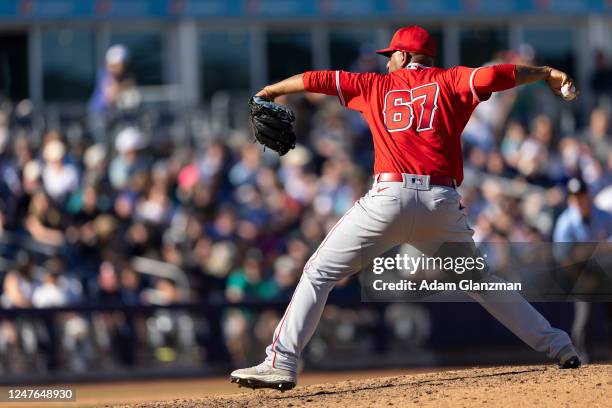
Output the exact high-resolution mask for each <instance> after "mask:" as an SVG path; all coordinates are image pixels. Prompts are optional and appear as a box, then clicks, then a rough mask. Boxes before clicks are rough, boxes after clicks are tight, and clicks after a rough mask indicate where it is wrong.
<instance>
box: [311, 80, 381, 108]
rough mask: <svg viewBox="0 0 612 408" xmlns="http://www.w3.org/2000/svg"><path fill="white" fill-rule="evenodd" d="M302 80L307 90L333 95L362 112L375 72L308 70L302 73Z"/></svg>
mask: <svg viewBox="0 0 612 408" xmlns="http://www.w3.org/2000/svg"><path fill="white" fill-rule="evenodd" d="M302 80H303V82H304V88H305V89H306V90H307V91H309V92H315V93H322V94H326V95H335V96H337V97H338V99H339V100H340V103H341V104H342V105H343V106H346V107H347V108H349V109H354V110H357V111H360V112H363V111H364V110H365V109H366V107H367V103H368V102H367V101H368V100H369V97H370V93H371V89H372V87H373V86H374V83H375V81H376V80H377V74H374V73H352V72H346V71H308V72H306V73H304V76H303V77H302Z"/></svg>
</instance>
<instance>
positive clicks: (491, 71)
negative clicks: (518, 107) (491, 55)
mask: <svg viewBox="0 0 612 408" xmlns="http://www.w3.org/2000/svg"><path fill="white" fill-rule="evenodd" d="M450 82H451V84H452V86H453V88H454V89H455V90H456V92H457V94H458V95H459V98H460V99H461V101H462V102H463V103H466V104H468V105H477V104H478V103H479V102H484V101H486V100H488V99H489V98H490V97H491V94H492V93H493V92H498V91H504V90H506V89H510V88H514V87H515V86H516V78H515V66H514V64H500V65H491V66H487V67H479V68H468V67H461V66H459V67H455V68H452V69H451V70H450Z"/></svg>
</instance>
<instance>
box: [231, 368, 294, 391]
mask: <svg viewBox="0 0 612 408" xmlns="http://www.w3.org/2000/svg"><path fill="white" fill-rule="evenodd" d="M230 381H231V382H233V383H236V384H238V385H239V386H242V387H249V388H253V389H255V388H273V389H275V390H280V391H286V390H290V389H292V388H293V387H295V384H296V383H297V379H296V376H295V374H292V373H291V372H289V371H287V370H282V369H280V368H272V366H271V365H270V363H268V362H267V361H264V362H263V363H261V364H259V365H256V366H254V367H249V368H241V369H240V370H235V371H233V372H232V373H231V374H230Z"/></svg>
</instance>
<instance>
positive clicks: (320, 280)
mask: <svg viewBox="0 0 612 408" xmlns="http://www.w3.org/2000/svg"><path fill="white" fill-rule="evenodd" d="M303 273H304V275H305V276H306V278H307V279H308V280H310V281H311V282H312V283H313V284H319V285H320V284H326V283H331V284H335V283H336V282H338V281H339V280H341V279H343V278H345V277H346V276H349V275H350V273H344V271H336V270H333V269H332V268H327V267H325V266H323V265H316V264H315V263H313V262H310V261H309V262H308V263H306V266H304V272H303Z"/></svg>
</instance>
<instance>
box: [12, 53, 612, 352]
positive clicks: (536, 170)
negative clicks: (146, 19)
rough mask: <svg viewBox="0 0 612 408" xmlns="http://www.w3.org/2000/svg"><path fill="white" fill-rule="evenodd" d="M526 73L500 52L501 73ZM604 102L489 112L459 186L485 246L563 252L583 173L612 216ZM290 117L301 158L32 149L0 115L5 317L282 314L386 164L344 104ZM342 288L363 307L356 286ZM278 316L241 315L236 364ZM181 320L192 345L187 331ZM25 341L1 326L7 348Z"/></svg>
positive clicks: (56, 146) (122, 325) (498, 105)
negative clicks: (562, 228) (376, 162)
mask: <svg viewBox="0 0 612 408" xmlns="http://www.w3.org/2000/svg"><path fill="white" fill-rule="evenodd" d="M117 58H119V57H117ZM530 58H533V56H532V55H530V54H529V52H527V51H524V50H523V52H504V53H500V54H499V55H498V56H497V57H496V60H495V62H501V61H509V62H516V63H521V62H523V63H529V62H530ZM602 64H604V65H603V68H602V69H609V68H608V67H607V65H605V63H602ZM592 91H593V92H595V93H596V94H597V95H598V99H597V101H598V103H597V106H595V107H594V108H593V109H592V110H590V111H589V112H587V113H586V114H585V113H584V112H579V110H578V108H579V103H574V104H569V103H563V102H560V101H559V100H558V99H557V98H556V97H555V96H554V95H553V94H552V93H551V92H550V91H549V90H548V89H547V88H546V86H545V85H542V84H538V85H533V86H529V87H523V88H521V89H518V90H515V91H509V92H504V93H501V94H495V95H494V96H493V97H492V98H491V100H490V101H488V102H486V103H483V104H482V105H480V106H479V107H478V108H477V110H476V112H475V114H474V117H473V119H472V120H471V121H470V123H469V124H468V127H467V128H466V131H465V134H464V138H463V143H464V154H465V167H466V181H465V183H464V186H462V188H461V192H462V195H463V198H464V204H465V205H466V206H467V208H468V214H469V219H470V223H471V225H472V226H473V228H474V230H475V239H476V240H477V241H488V240H494V241H500V240H501V241H505V240H507V241H522V242H535V241H550V240H551V234H552V231H553V227H554V222H555V219H556V217H557V216H558V215H559V213H560V212H561V211H562V210H563V209H564V208H565V195H566V192H565V188H564V186H565V183H566V181H567V180H568V179H569V178H570V177H574V176H579V177H580V178H581V179H583V180H584V181H585V182H586V183H587V184H588V186H589V192H590V194H591V195H592V197H593V200H594V201H595V203H597V204H598V205H600V206H601V207H602V208H604V209H605V210H608V211H612V200H611V199H610V196H611V195H612V190H611V187H610V186H611V185H612V139H611V137H610V132H611V128H610V118H611V112H610V104H609V100H610V99H609V98H610V95H611V93H610V92H612V91H610V89H601V88H596V89H593V90H592ZM278 102H280V103H286V104H288V105H290V106H291V107H292V108H293V109H294V110H295V112H296V117H297V122H296V133H297V134H298V140H299V143H300V144H299V145H298V146H297V147H296V149H295V150H293V151H291V152H290V153H289V154H287V155H286V156H284V157H282V158H278V157H277V156H276V155H275V154H273V153H271V152H264V151H263V150H262V148H261V147H260V146H259V145H257V144H254V143H253V142H252V140H251V137H250V135H249V132H248V129H238V130H234V131H232V132H228V133H227V134H220V135H218V137H214V138H211V139H210V140H208V141H207V143H206V144H204V145H197V144H187V145H186V144H184V143H177V144H175V143H173V140H166V141H164V143H162V144H156V143H153V142H152V139H151V137H150V135H149V134H147V132H146V131H144V130H143V129H141V128H140V127H139V126H138V125H137V124H136V123H135V122H133V121H126V122H125V123H123V124H121V126H115V129H118V130H117V131H116V132H114V133H113V135H112V138H111V140H109V141H108V143H100V142H96V141H95V139H93V138H88V137H87V136H85V137H83V138H80V139H78V140H74V139H71V138H68V137H67V136H66V133H65V132H66V129H62V128H53V129H47V131H46V133H45V134H44V137H43V138H42V140H41V141H40V143H35V142H34V141H33V140H32V138H30V137H29V134H28V128H27V127H24V126H20V125H16V124H15V123H14V121H13V120H12V119H13V116H14V112H13V111H11V110H6V109H5V110H3V111H0V174H1V177H0V240H1V243H0V257H2V265H1V266H2V268H0V284H1V288H2V289H1V292H0V301H1V304H2V307H3V308H31V307H34V308H44V307H50V306H69V305H77V304H82V303H88V304H103V305H122V304H124V305H166V304H171V303H180V302H188V301H196V302H197V301H203V300H226V301H228V302H236V303H238V302H242V301H250V300H255V301H277V302H285V301H287V300H288V299H289V298H290V296H291V292H292V289H293V287H294V286H295V284H296V283H297V280H298V279H299V276H300V273H301V269H302V267H303V265H304V264H305V262H306V260H307V259H308V257H309V256H310V255H311V254H312V253H313V252H314V250H315V249H316V247H317V246H318V245H319V243H320V242H321V240H322V239H323V238H324V235H325V233H326V231H328V230H329V229H330V228H331V226H332V225H333V224H334V223H335V222H336V221H337V220H338V218H339V217H341V216H342V214H343V213H344V212H345V211H346V210H347V209H348V208H350V206H351V205H352V204H353V202H354V201H355V200H357V199H358V198H359V197H360V196H362V195H363V194H364V193H365V192H366V191H367V190H368V189H369V187H370V183H371V180H372V174H371V169H372V164H373V163H372V162H373V154H372V144H371V136H370V134H369V130H368V128H367V126H366V125H365V123H364V122H363V121H362V120H361V118H360V117H359V115H358V114H357V113H355V112H350V111H346V110H343V108H342V107H341V106H340V104H339V103H338V102H337V100H335V99H334V98H330V97H323V96H317V95H307V96H294V97H290V98H281V100H279V101H278ZM142 259H147V260H154V261H156V262H155V263H152V264H142V262H140V263H139V262H138V260H142ZM143 265H147V266H143ZM341 285H342V286H345V287H346V291H347V293H358V289H357V288H356V283H355V282H342V283H341ZM351 291H353V292H351ZM340 292H342V291H340ZM166 317H167V316H166ZM156 318H157V320H156V322H157V323H159V324H160V325H161V326H162V327H167V326H163V324H162V323H163V322H164V321H166V320H163V319H162V320H161V322H162V323H160V320H159V316H157V317H156ZM278 318H279V315H278V312H266V313H263V314H260V315H255V314H253V313H250V312H247V311H244V310H243V309H240V308H237V309H234V310H231V311H230V312H228V313H227V315H226V316H225V317H224V325H223V330H224V335H225V338H226V345H227V347H228V349H229V351H230V353H231V354H232V356H233V358H234V359H235V361H244V360H247V359H248V355H247V354H248V347H247V344H245V343H247V342H248V338H247V337H246V336H245V333H246V332H247V331H253V333H254V335H255V336H256V337H257V338H258V339H259V341H260V342H261V343H264V344H265V343H266V342H267V341H268V340H269V339H270V338H271V333H272V331H273V329H274V326H275V324H276V321H277V319H278ZM99 320H100V324H99V325H98V326H100V325H106V327H107V328H109V327H110V328H113V330H106V332H107V334H99V336H98V337H100V338H102V339H103V338H104V336H106V337H107V339H106V340H104V339H103V340H100V341H101V342H102V343H104V342H105V341H106V343H105V344H110V345H112V343H113V341H116V342H118V343H121V342H122V341H123V343H122V344H124V345H125V344H129V343H130V341H132V340H133V338H134V337H133V335H132V334H130V333H131V331H133V330H134V328H133V327H132V326H131V325H130V324H126V322H125V319H123V320H122V318H121V317H120V316H117V315H116V314H113V313H107V314H105V315H101V316H100V319H99ZM170 321H171V322H173V323H172V324H176V325H177V326H176V327H179V329H180V328H183V329H181V330H183V332H185V333H188V334H187V335H186V336H187V337H189V333H191V336H192V337H197V333H196V334H194V333H195V332H196V330H195V329H194V328H193V326H194V324H193V322H188V321H187V320H185V319H184V316H181V315H173V316H172V318H171V319H170ZM65 322H66V326H65V328H64V332H65V333H70V334H71V335H70V336H68V337H67V338H69V339H73V340H70V341H72V342H73V343H74V339H79V338H81V337H83V336H86V334H84V333H86V331H87V327H86V326H87V323H86V322H85V321H84V320H83V319H82V318H80V317H78V316H76V315H71V314H66V316H65ZM94 326H95V324H94ZM169 327H170V329H167V330H170V331H172V327H175V326H172V325H170V326H169ZM18 329H20V328H19V327H16V326H14V325H13V324H12V323H10V322H8V321H4V322H2V324H1V325H0V349H4V350H6V349H8V348H9V347H10V346H11V342H16V338H17V336H16V334H15V333H16V331H17V330H18ZM21 329H23V327H22V328H21ZM94 329H95V327H94ZM149 329H150V327H149ZM160 330H161V329H160ZM179 331H180V330H179ZM108 333H111V337H110V338H108V336H109V335H108ZM148 333H149V336H153V337H154V334H155V333H157V334H155V335H158V334H159V331H149V332H148ZM79 336H81V337H79ZM112 336H115V340H113V337H112ZM122 339H123V340H122ZM125 339H128V340H129V339H132V340H129V341H126V340H125ZM66 341H68V340H66ZM70 341H68V342H69V343H70ZM71 344H72V343H71ZM160 344H161V343H160ZM74 347H76V346H74ZM109 347H110V346H109ZM127 347H128V350H127V352H126V355H129V347H132V346H127ZM128 359H129V358H128Z"/></svg>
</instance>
